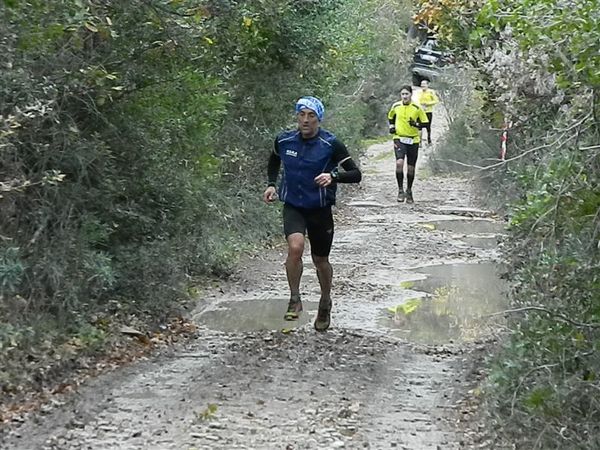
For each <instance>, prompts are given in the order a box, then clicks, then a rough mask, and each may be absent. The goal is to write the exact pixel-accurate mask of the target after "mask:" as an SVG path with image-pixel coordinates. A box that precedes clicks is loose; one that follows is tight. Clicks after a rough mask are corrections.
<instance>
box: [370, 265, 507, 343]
mask: <svg viewBox="0 0 600 450" xmlns="http://www.w3.org/2000/svg"><path fill="white" fill-rule="evenodd" d="M415 272H417V273H419V274H422V275H425V277H426V278H424V279H418V280H415V281H412V282H410V281H409V282H404V283H402V287H403V288H404V289H406V290H407V294H408V298H407V300H405V301H404V302H403V303H401V304H399V305H397V306H393V307H388V308H386V309H385V310H384V311H383V312H382V315H381V318H380V320H379V324H380V326H382V327H385V328H388V329H389V330H390V331H391V332H392V333H393V334H395V335H398V336H400V337H402V338H404V339H407V340H410V341H413V342H417V343H422V344H444V343H451V342H472V341H474V340H477V339H480V338H482V337H485V335H486V334H487V331H488V327H489V326H491V325H492V324H491V319H490V318H489V317H488V316H489V315H490V314H493V313H496V312H498V311H502V310H504V309H506V308H507V305H508V297H507V292H506V285H505V283H504V282H503V280H501V279H500V277H499V267H498V266H497V265H496V264H494V263H491V262H485V263H480V264H467V263H463V264H442V265H437V266H430V267H424V268H419V269H416V270H415ZM410 291H412V292H414V294H415V295H414V297H411V296H410V293H411V292H410ZM423 294H425V295H423Z"/></svg>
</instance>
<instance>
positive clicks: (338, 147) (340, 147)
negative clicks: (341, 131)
mask: <svg viewBox="0 0 600 450" xmlns="http://www.w3.org/2000/svg"><path fill="white" fill-rule="evenodd" d="M333 161H334V162H335V163H336V164H337V165H338V166H342V168H343V169H344V171H340V172H338V174H337V178H336V180H335V181H336V182H338V183H359V182H360V180H362V173H361V172H360V169H359V168H358V166H357V165H356V163H355V162H354V160H353V159H352V157H351V156H350V154H349V153H348V149H347V148H346V146H345V145H344V144H343V143H342V142H341V141H339V140H337V139H335V140H334V141H333Z"/></svg>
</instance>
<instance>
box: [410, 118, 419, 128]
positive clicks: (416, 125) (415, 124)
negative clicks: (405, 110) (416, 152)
mask: <svg viewBox="0 0 600 450" xmlns="http://www.w3.org/2000/svg"><path fill="white" fill-rule="evenodd" d="M408 124H409V125H410V126H411V127H415V128H419V124H418V123H417V122H415V121H414V120H413V119H412V118H411V119H408Z"/></svg>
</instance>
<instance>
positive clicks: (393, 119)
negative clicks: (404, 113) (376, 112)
mask: <svg viewBox="0 0 600 450" xmlns="http://www.w3.org/2000/svg"><path fill="white" fill-rule="evenodd" d="M388 122H389V123H390V125H394V124H395V123H396V114H394V115H393V116H392V117H388Z"/></svg>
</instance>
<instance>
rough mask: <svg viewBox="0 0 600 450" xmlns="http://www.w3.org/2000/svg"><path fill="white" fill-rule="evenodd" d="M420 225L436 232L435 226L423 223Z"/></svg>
mask: <svg viewBox="0 0 600 450" xmlns="http://www.w3.org/2000/svg"><path fill="white" fill-rule="evenodd" d="M419 225H421V226H422V227H423V228H426V229H428V230H431V231H433V230H435V225H434V224H432V223H421V224H419Z"/></svg>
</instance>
